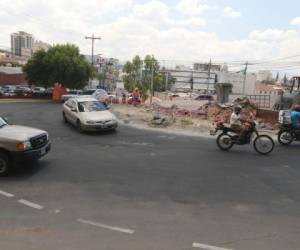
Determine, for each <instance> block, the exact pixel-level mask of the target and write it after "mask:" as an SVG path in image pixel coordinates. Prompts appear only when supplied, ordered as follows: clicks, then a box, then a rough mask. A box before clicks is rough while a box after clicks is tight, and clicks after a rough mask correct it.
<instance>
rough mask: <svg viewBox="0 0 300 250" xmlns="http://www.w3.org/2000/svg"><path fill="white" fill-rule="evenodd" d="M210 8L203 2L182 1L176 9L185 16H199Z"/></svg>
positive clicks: (198, 0) (194, 0) (193, 0)
mask: <svg viewBox="0 0 300 250" xmlns="http://www.w3.org/2000/svg"><path fill="white" fill-rule="evenodd" d="M209 8H210V6H209V5H207V4H205V2H204V1H201V0H181V1H180V2H179V3H178V4H177V5H176V9H177V10H178V11H179V12H181V13H183V14H185V15H190V16H194V15H199V14H202V13H203V12H204V11H206V10H208V9H209Z"/></svg>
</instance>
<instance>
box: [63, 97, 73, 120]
mask: <svg viewBox="0 0 300 250" xmlns="http://www.w3.org/2000/svg"><path fill="white" fill-rule="evenodd" d="M72 102H73V101H72V100H68V101H66V102H65V104H64V113H65V115H66V118H67V120H68V121H69V122H71V123H73V111H72V106H74V104H72Z"/></svg>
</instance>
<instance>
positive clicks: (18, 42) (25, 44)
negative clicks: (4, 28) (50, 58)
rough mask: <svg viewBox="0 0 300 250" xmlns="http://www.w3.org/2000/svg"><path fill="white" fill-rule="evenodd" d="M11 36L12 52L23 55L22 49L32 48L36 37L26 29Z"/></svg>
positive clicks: (14, 54)
mask: <svg viewBox="0 0 300 250" xmlns="http://www.w3.org/2000/svg"><path fill="white" fill-rule="evenodd" d="M10 38H11V53H12V55H13V56H22V49H30V50H31V49H32V46H33V42H34V38H33V36H32V35H31V34H28V33H26V32H24V31H19V32H18V33H13V34H11V36H10Z"/></svg>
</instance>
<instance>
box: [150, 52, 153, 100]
mask: <svg viewBox="0 0 300 250" xmlns="http://www.w3.org/2000/svg"><path fill="white" fill-rule="evenodd" d="M153 61H154V57H153V56H152V60H151V90H150V91H151V95H150V104H152V98H153V85H154V79H153V78H154V66H153Z"/></svg>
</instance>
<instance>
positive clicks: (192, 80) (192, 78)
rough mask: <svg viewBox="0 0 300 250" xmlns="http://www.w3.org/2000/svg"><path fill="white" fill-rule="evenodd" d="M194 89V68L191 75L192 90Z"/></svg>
mask: <svg viewBox="0 0 300 250" xmlns="http://www.w3.org/2000/svg"><path fill="white" fill-rule="evenodd" d="M193 91H194V69H193V70H192V76H191V92H192V93H193Z"/></svg>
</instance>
